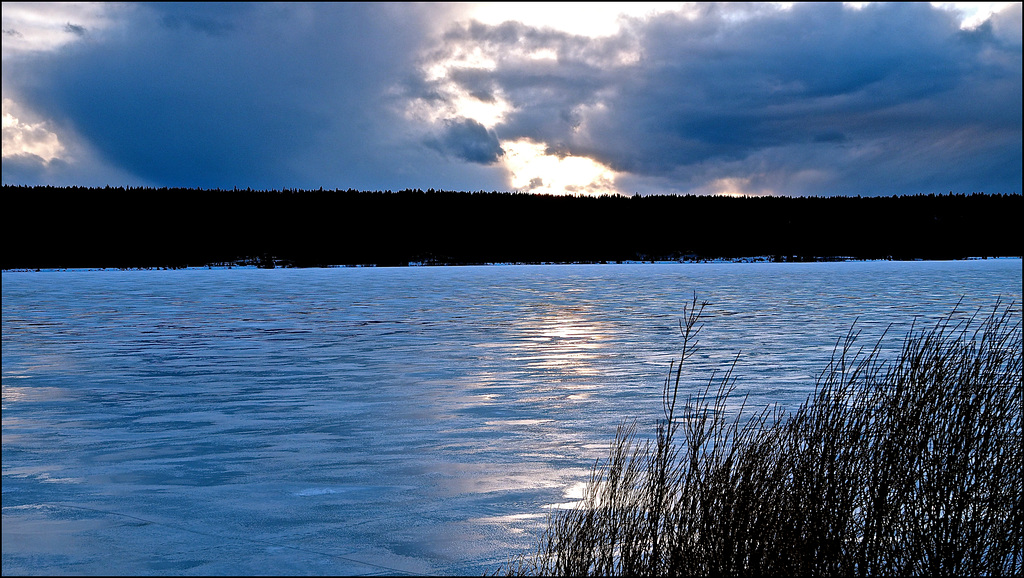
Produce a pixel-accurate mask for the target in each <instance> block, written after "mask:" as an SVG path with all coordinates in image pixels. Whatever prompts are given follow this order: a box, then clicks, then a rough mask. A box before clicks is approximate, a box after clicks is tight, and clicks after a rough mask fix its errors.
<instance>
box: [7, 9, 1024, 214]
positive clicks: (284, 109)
mask: <svg viewBox="0 0 1024 578" xmlns="http://www.w3.org/2000/svg"><path fill="white" fill-rule="evenodd" d="M2 70H3V183H4V184H15V185H41V184H48V185H60V186H70V185H79V186H105V185H111V186H152V187H199V188H233V187H238V188H246V187H251V188H253V189H284V188H290V189H317V188H320V187H323V188H325V189H336V188H337V189H349V188H352V189H358V190H386V189H391V190H400V189H406V188H420V189H428V188H434V189H444V190H460V191H478V190H485V191H492V190H498V191H530V192H537V193H550V194H576V195H601V194H624V195H631V194H635V193H640V194H644V195H648V194H716V195H787V196H835V195H862V196H875V195H885V196H889V195H905V194H929V193H947V192H950V191H952V192H955V193H971V192H987V193H1020V192H1021V189H1022V186H1021V182H1022V176H1021V174H1022V172H1021V155H1022V131H1021V108H1022V105H1021V103H1022V95H1021V84H1022V82H1021V79H1022V76H1021V3H964V4H957V3H933V4H929V3H905V2H897V3H850V4H839V3H820V4H819V3H793V4H786V3H771V4H751V3H739V4H710V3H641V2H627V3H564V4H560V3H513V2H503V3H493V4H490V3H484V4H469V3H454V4H447V3H438V4H429V3H312V4H301V3H293V2H289V3H283V4H272V3H253V4H247V3H240V2H228V3H194V4H193V3H170V2H169V3H163V2H161V3H141V4H132V3H109V4H108V3H68V4H62V3H38V4H35V3H18V2H4V3H3V67H2Z"/></svg>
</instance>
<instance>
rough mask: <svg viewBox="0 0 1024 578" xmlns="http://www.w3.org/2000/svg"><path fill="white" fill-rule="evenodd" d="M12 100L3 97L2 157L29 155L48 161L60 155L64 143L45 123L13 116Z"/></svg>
mask: <svg viewBox="0 0 1024 578" xmlns="http://www.w3.org/2000/svg"><path fill="white" fill-rule="evenodd" d="M14 106H15V105H14V102H13V101H12V100H10V99H8V98H5V99H3V117H4V120H3V158H5V159H6V158H11V157H16V156H21V155H31V156H36V157H39V158H40V159H42V161H43V162H44V163H49V162H50V161H52V160H53V159H55V158H57V157H59V156H61V154H62V153H63V152H64V145H62V144H61V142H60V139H59V138H57V135H56V134H54V133H53V132H51V131H50V130H49V129H48V128H47V126H46V123H43V122H37V123H29V122H23V121H21V120H20V119H18V118H17V117H15V116H14Z"/></svg>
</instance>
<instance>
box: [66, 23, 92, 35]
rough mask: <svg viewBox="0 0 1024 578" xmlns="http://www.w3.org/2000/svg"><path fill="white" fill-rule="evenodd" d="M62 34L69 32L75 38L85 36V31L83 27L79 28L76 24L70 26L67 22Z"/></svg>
mask: <svg viewBox="0 0 1024 578" xmlns="http://www.w3.org/2000/svg"><path fill="white" fill-rule="evenodd" d="M64 32H69V33H71V34H74V35H75V36H85V33H86V32H87V31H86V29H85V26H80V25H78V24H72V23H70V22H68V23H67V24H65V25H64Z"/></svg>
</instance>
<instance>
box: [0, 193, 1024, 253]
mask: <svg viewBox="0 0 1024 578" xmlns="http://www.w3.org/2000/svg"><path fill="white" fill-rule="evenodd" d="M3 195H4V225H3V257H2V267H3V268H4V269H13V268H59V267H179V266H202V265H206V264H211V263H227V262H238V261H243V260H250V261H252V260H260V261H262V262H263V263H269V262H272V261H276V262H277V263H278V264H281V263H285V264H290V265H294V266H318V265H351V264H376V265H402V264H407V263H409V262H411V261H425V262H430V263H441V264H464V263H486V262H523V263H529V262H602V261H607V262H614V261H623V260H651V259H659V260H661V259H710V258H730V257H750V256H767V257H769V258H772V259H776V260H794V259H795V260H811V259H823V258H824V259H828V258H843V257H850V258H869V259H878V258H882V259H915V258H920V259H956V258H965V257H981V256H1019V255H1021V254H1022V250H1021V247H1022V243H1021V240H1020V235H1019V233H1018V232H1017V228H1018V224H1019V221H1020V216H1021V215H1022V214H1024V211H1022V209H1024V204H1022V196H1021V195H1020V194H1012V195H1002V194H982V193H977V194H970V195H954V194H948V195H915V196H890V197H797V198H792V197H743V198H734V197H707V196H660V195H657V196H655V195H652V196H640V195H637V196H633V197H624V196H605V197H572V196H564V197H560V196H550V195H532V194H526V193H502V192H490V193H486V192H477V193H467V192H454V191H435V190H433V189H431V190H427V191H422V190H404V191H398V192H391V191H372V192H367V191H355V190H346V191H343V190H332V191H325V190H316V191H306V190H283V191H253V190H248V189H247V190H203V189H174V188H160V189H155V188H111V187H107V188H102V189H101V188H81V187H24V186H9V185H4V187H3Z"/></svg>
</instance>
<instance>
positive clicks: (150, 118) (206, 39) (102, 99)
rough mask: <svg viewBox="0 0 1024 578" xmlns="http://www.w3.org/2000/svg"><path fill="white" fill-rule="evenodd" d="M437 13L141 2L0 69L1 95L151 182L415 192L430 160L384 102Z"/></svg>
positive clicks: (413, 8)
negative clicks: (115, 22)
mask: <svg viewBox="0 0 1024 578" xmlns="http://www.w3.org/2000/svg"><path fill="white" fill-rule="evenodd" d="M445 10H446V8H445V7H443V6H432V5H419V4H380V5H378V4H373V3H364V4H349V3H339V4H313V5H303V4H293V3H288V4H284V5H280V4H246V3H225V4H214V5H208V4H205V3H198V4H191V3H188V4H180V5H179V4H166V5H165V4H163V3H154V4H143V5H140V6H138V7H137V9H135V10H133V11H131V12H129V13H128V16H127V17H128V18H130V20H129V21H128V22H127V23H126V25H125V27H124V29H123V31H121V32H119V33H118V34H111V35H109V36H108V37H107V39H106V40H105V41H103V42H90V43H81V44H76V45H71V46H69V47H67V49H65V50H62V51H60V52H59V53H44V54H37V55H34V56H32V57H31V58H32V60H31V61H29V62H20V63H19V67H18V71H20V73H19V72H17V71H14V70H13V67H12V71H10V72H8V71H7V70H6V69H7V68H8V67H7V66H6V65H5V84H6V83H7V82H8V80H10V81H11V82H12V86H17V87H18V88H19V92H20V93H21V95H22V96H23V97H24V99H25V100H26V101H28V102H31V103H32V105H33V106H34V107H35V108H36V110H37V111H38V112H39V113H40V114H42V115H44V116H46V117H48V118H51V119H53V121H54V123H55V124H56V126H58V128H60V127H66V128H69V129H73V130H74V131H75V132H76V133H77V134H80V135H82V137H83V139H84V140H86V141H88V142H89V143H90V144H91V146H92V147H94V148H95V150H96V151H97V153H98V154H99V155H101V156H102V157H103V158H105V159H107V160H108V161H109V162H110V163H111V164H113V165H115V166H118V167H122V168H123V169H125V170H127V171H130V172H131V173H133V174H135V175H138V176H139V177H140V178H142V179H144V180H146V181H147V182H153V183H166V184H169V185H188V186H207V187H212V186H223V187H231V186H236V185H237V186H250V185H251V186H253V187H295V186H309V187H312V186H321V185H322V186H339V187H348V186H353V187H363V188H373V187H375V186H382V187H383V186H387V187H393V186H399V185H400V184H401V183H403V182H404V183H408V184H409V185H414V186H418V185H419V184H420V183H421V182H422V183H425V184H426V183H429V179H430V178H431V177H432V176H433V175H434V174H438V173H439V171H431V168H432V167H434V166H436V161H437V154H436V153H434V152H432V151H429V150H427V149H425V148H424V147H423V146H422V144H420V142H419V139H418V138H417V139H410V138H409V137H408V135H407V134H405V133H404V131H405V127H404V126H403V125H404V119H402V118H401V115H400V112H399V110H400V108H401V104H402V103H401V102H397V101H396V100H395V99H394V98H392V97H389V96H388V92H389V90H390V87H391V86H392V85H393V84H394V83H396V82H397V81H398V80H399V79H402V78H404V77H408V76H410V75H412V74H414V73H415V68H414V62H415V58H416V56H417V54H418V52H419V50H420V46H421V45H422V44H423V43H424V42H425V36H426V35H427V34H428V33H429V32H430V29H429V26H426V23H429V22H430V21H431V19H433V18H438V17H442V16H443V14H444V12H445ZM27 58H28V57H26V59H27ZM474 176H476V177H479V175H474ZM430 184H438V183H430ZM445 184H448V185H449V186H452V183H450V182H449V183H445ZM457 184H458V185H463V186H465V185H467V184H468V183H463V182H459V183H457ZM492 184H493V183H492Z"/></svg>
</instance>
